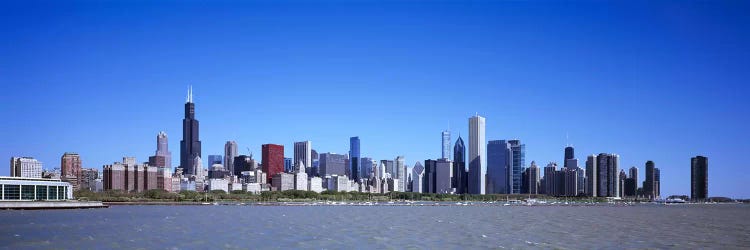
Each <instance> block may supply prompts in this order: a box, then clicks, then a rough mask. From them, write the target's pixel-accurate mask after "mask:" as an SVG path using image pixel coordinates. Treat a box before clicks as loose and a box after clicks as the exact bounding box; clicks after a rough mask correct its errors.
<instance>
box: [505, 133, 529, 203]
mask: <svg viewBox="0 0 750 250" xmlns="http://www.w3.org/2000/svg"><path fill="white" fill-rule="evenodd" d="M508 144H509V145H510V174H511V176H510V177H511V178H510V183H509V184H510V185H509V188H510V189H509V190H508V192H509V193H511V194H520V193H521V172H523V169H524V168H526V144H521V141H520V140H509V141H508Z"/></svg>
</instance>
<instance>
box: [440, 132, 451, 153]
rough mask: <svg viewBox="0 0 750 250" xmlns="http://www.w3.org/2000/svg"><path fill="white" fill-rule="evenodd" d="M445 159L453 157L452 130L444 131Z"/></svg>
mask: <svg viewBox="0 0 750 250" xmlns="http://www.w3.org/2000/svg"><path fill="white" fill-rule="evenodd" d="M442 135H443V157H442V158H443V159H450V158H451V132H450V131H448V130H444V131H443V133H442Z"/></svg>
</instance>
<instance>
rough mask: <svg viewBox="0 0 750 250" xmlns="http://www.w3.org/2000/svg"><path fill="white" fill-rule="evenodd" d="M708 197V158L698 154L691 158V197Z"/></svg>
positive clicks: (700, 198)
mask: <svg viewBox="0 0 750 250" xmlns="http://www.w3.org/2000/svg"><path fill="white" fill-rule="evenodd" d="M706 198H708V158H707V157H703V156H700V155H699V156H696V157H693V158H692V159H690V199H692V200H693V201H705V200H706Z"/></svg>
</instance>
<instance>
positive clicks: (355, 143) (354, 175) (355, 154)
mask: <svg viewBox="0 0 750 250" xmlns="http://www.w3.org/2000/svg"><path fill="white" fill-rule="evenodd" d="M359 160H360V155H359V137H358V136H355V137H352V138H349V173H351V176H350V177H351V179H352V180H354V181H357V182H358V181H359V179H360V178H362V174H361V172H362V170H361V169H360V162H359Z"/></svg>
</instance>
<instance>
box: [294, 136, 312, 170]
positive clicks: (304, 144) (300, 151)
mask: <svg viewBox="0 0 750 250" xmlns="http://www.w3.org/2000/svg"><path fill="white" fill-rule="evenodd" d="M300 161H301V162H302V163H304V166H301V165H300V164H295V166H294V167H295V169H294V172H295V173H298V172H305V173H309V172H310V171H308V170H307V169H305V168H310V167H312V142H310V141H301V142H295V143H294V162H295V163H298V162H300ZM300 168H302V169H300Z"/></svg>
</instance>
